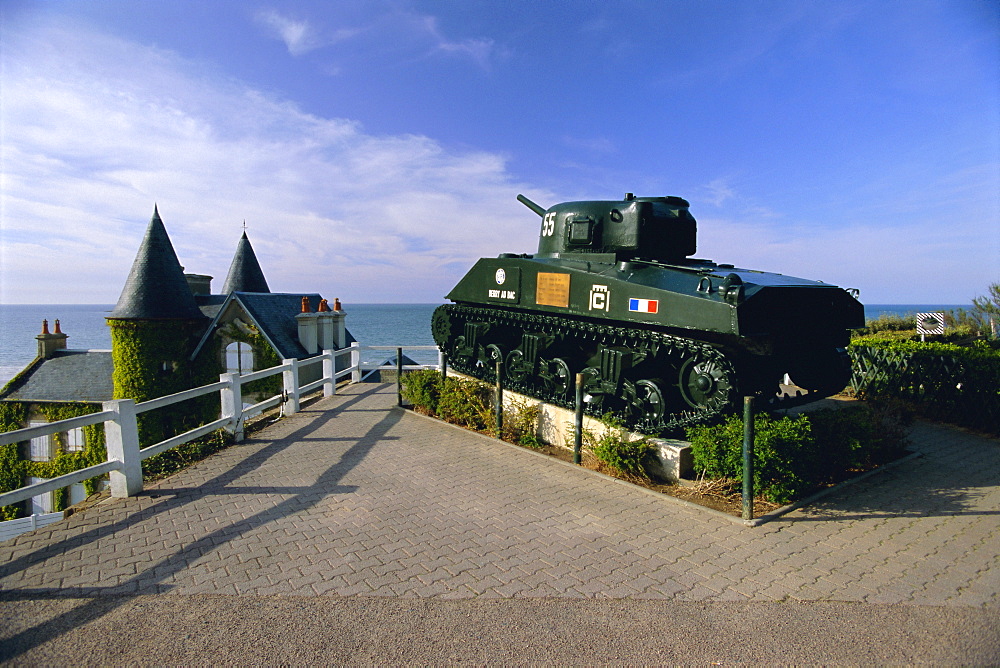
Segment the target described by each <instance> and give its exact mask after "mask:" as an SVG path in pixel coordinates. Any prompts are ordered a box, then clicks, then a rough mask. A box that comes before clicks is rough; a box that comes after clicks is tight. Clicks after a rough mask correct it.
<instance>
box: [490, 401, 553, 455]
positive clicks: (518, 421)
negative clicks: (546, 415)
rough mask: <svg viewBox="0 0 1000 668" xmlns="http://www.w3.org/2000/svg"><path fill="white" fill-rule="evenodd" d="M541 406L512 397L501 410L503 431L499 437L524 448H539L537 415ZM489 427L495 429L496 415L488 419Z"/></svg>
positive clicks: (540, 410)
mask: <svg viewBox="0 0 1000 668" xmlns="http://www.w3.org/2000/svg"><path fill="white" fill-rule="evenodd" d="M541 412H542V409H541V406H540V405H539V404H537V403H529V402H527V401H524V400H520V399H514V400H512V401H510V402H509V403H508V404H507V405H506V406H504V410H503V433H502V434H501V435H500V437H501V438H502V439H503V440H505V441H507V442H508V443H516V444H517V445H523V446H524V447H526V448H540V447H542V442H541V441H539V440H538V417H539V415H541ZM490 422H491V424H490V427H491V428H493V429H494V430H495V429H496V424H493V423H495V422H496V415H495V414H494V415H493V416H492V419H491V420H490Z"/></svg>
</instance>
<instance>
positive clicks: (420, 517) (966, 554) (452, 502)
mask: <svg viewBox="0 0 1000 668" xmlns="http://www.w3.org/2000/svg"><path fill="white" fill-rule="evenodd" d="M394 401H395V391H394V388H393V387H391V386H386V385H355V386H351V387H350V388H348V390H347V392H346V393H344V394H340V395H338V396H336V397H332V398H330V399H326V400H323V401H321V402H318V403H316V404H314V405H313V406H312V407H310V408H308V409H307V410H305V411H303V412H301V413H299V414H297V415H295V416H292V417H290V418H287V419H284V420H281V421H280V422H278V423H276V424H275V425H273V426H271V427H269V428H268V429H267V430H266V431H264V432H262V433H260V434H258V435H257V436H255V437H254V438H252V439H250V440H248V441H246V442H245V443H244V444H241V445H239V446H237V447H233V448H230V449H228V450H227V451H224V452H222V453H220V454H217V455H215V456H213V457H211V458H209V459H208V460H206V461H204V462H201V463H199V464H198V465H196V466H194V467H192V468H190V469H188V470H186V471H184V472H182V473H180V474H178V475H175V476H173V477H171V478H169V479H167V480H164V481H162V482H161V483H160V484H158V485H156V486H153V487H151V488H150V489H147V490H146V491H145V492H143V493H142V494H141V495H140V496H138V497H135V498H131V499H124V500H112V501H109V502H107V503H104V504H101V505H99V506H96V507H93V508H91V509H88V510H86V511H84V512H82V513H78V514H76V515H73V516H71V517H69V518H68V519H66V520H64V521H62V522H58V523H56V524H53V525H51V526H49V527H46V528H44V529H41V530H39V531H36V532H33V533H28V534H24V535H22V536H20V537H18V538H17V539H14V540H12V541H8V542H6V543H4V544H2V545H0V564H3V566H2V567H0V587H2V590H3V591H5V592H11V591H24V592H35V593H59V594H64V595H77V596H79V595H83V596H93V595H100V594H144V593H164V592H172V593H178V594H234V595H237V594H290V595H304V596H315V595H323V594H335V595H339V596H356V595H370V596H401V597H435V598H444V599H450V598H473V597H479V598H490V597H502V598H505V597H585V598H591V597H598V598H638V599H677V600H685V601H747V600H750V601H776V600H788V599H793V600H803V601H820V600H825V601H859V602H867V603H911V604H929V605H966V606H986V605H996V604H997V602H998V596H1000V594H998V592H1000V442H998V441H996V440H991V439H987V438H983V437H979V436H975V435H972V434H969V433H967V432H965V431H962V430H958V429H954V428H950V427H945V426H938V425H933V424H928V423H920V424H919V425H918V426H917V428H916V429H915V431H914V435H913V440H914V445H915V447H916V448H917V449H918V450H919V451H920V452H921V453H922V455H923V456H922V457H920V458H917V459H914V460H911V461H908V462H906V463H903V464H902V465H900V466H898V467H896V468H893V469H891V470H888V471H885V472H882V473H880V474H877V475H875V476H872V477H869V478H867V479H866V480H863V481H861V482H858V483H857V484H855V485H851V486H848V487H845V488H844V489H843V490H842V491H840V492H838V493H835V494H833V495H832V496H829V497H827V498H825V499H823V500H821V501H819V502H816V503H814V504H813V505H811V506H809V507H807V508H804V509H802V510H798V511H795V512H793V513H791V514H789V515H786V516H784V517H782V518H780V519H778V520H776V521H772V522H770V523H768V524H764V525H762V526H760V527H754V528H751V527H744V526H741V525H739V524H734V523H732V522H730V521H728V520H726V519H725V518H720V517H718V516H716V515H714V514H710V513H707V512H705V511H703V510H701V509H699V508H694V507H690V506H688V505H686V504H680V503H678V502H676V501H673V500H670V499H667V498H664V497H659V496H656V495H653V494H650V493H648V492H645V491H641V490H638V489H635V488H632V487H630V486H628V485H624V484H615V483H609V481H608V479H606V478H603V477H599V476H595V475H594V474H591V473H589V472H586V471H583V470H579V469H575V468H573V467H571V466H568V465H565V464H562V463H559V462H555V461H551V460H547V459H545V458H543V457H541V456H538V455H534V454H533V453H530V452H528V451H524V450H520V449H516V448H512V447H508V446H504V445H502V444H499V443H497V442H496V441H493V440H492V439H488V438H485V437H480V436H478V435H475V434H470V433H467V432H464V431H461V430H458V429H456V428H453V427H450V426H448V425H443V424H438V423H434V422H431V421H429V420H427V419H426V418H422V417H420V416H416V415H412V414H409V413H406V412H404V411H400V410H395V409H392V408H391V406H392V405H393V403H394Z"/></svg>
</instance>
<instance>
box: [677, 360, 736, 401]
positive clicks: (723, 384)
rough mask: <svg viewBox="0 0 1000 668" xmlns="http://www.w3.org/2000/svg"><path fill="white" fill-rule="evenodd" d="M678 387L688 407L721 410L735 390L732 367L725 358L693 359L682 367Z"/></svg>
mask: <svg viewBox="0 0 1000 668" xmlns="http://www.w3.org/2000/svg"><path fill="white" fill-rule="evenodd" d="M677 385H678V388H679V389H680V391H681V397H682V398H683V399H684V401H685V403H687V405H688V406H691V407H692V408H709V409H713V410H720V409H722V408H724V407H725V406H726V405H727V404H728V403H729V402H730V394H732V392H733V390H734V384H733V375H732V367H731V366H730V365H729V364H728V363H727V362H726V360H725V358H721V359H711V358H700V357H691V358H689V359H687V360H686V361H685V362H684V363H683V364H682V365H681V369H680V373H679V374H678V383H677Z"/></svg>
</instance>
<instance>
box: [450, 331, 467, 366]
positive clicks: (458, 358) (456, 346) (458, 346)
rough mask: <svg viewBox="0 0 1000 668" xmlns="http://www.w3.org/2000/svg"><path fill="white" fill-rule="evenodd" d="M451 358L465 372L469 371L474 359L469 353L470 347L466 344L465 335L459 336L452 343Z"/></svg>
mask: <svg viewBox="0 0 1000 668" xmlns="http://www.w3.org/2000/svg"><path fill="white" fill-rule="evenodd" d="M451 359H452V361H453V363H454V364H455V366H456V367H459V368H458V370H459V371H462V372H463V373H468V372H469V362H470V360H471V359H472V357H471V355H469V347H468V346H466V345H465V337H464V336H457V337H455V340H454V341H452V343H451Z"/></svg>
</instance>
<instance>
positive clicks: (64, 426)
mask: <svg viewBox="0 0 1000 668" xmlns="http://www.w3.org/2000/svg"><path fill="white" fill-rule="evenodd" d="M362 350H437V348H436V347H435V346H361V345H360V344H358V343H353V344H351V345H350V346H349V347H347V348H342V349H340V350H324V351H323V352H322V353H320V354H318V355H316V356H314V357H310V358H307V359H302V360H297V359H286V360H282V362H281V364H279V365H277V366H274V367H271V368H270V369H262V370H260V371H254V372H252V373H248V374H243V375H240V374H238V373H224V374H222V375H221V376H219V381H218V382H217V383H211V384H209V385H203V386H201V387H196V388H193V389H190V390H185V391H183V392H178V393H176V394H171V395H167V396H164V397H158V398H156V399H151V400H150V401H144V402H142V403H138V404H137V403H135V402H134V401H133V400H131V399H117V400H115V401H108V402H105V403H104V405H103V407H102V408H103V410H101V411H99V412H97V413H91V414H88V415H82V416H79V417H74V418H69V419H67V420H59V421H58V422H50V423H47V424H44V425H39V426H35V427H28V428H25V429H18V430H15V431H9V432H4V433H0V445H7V444H10V443H19V442H22V441H28V440H31V439H32V438H37V437H40V436H49V435H52V434H56V433H60V432H65V431H69V430H70V429H75V428H77V427H85V426H89V425H94V424H99V423H104V439H105V445H106V446H107V452H108V459H107V461H105V462H102V463H100V464H96V465H94V466H88V467H87V468H83V469H79V470H77V471H73V472H72V473H67V474H65V475H61V476H59V477H56V478H50V479H48V480H44V481H42V482H39V483H35V484H33V485H27V486H25V487H21V488H19V489H15V490H11V491H9V492H4V493H2V494H0V506H9V505H11V504H14V503H20V502H22V501H26V500H28V499H30V498H32V497H33V496H37V495H39V494H44V493H46V492H52V491H55V490H57V489H61V488H63V487H68V486H70V485H73V484H75V483H79V482H83V481H84V480H89V479H90V478H95V477H97V476H101V475H104V474H109V477H110V481H111V495H112V496H114V497H125V496H133V495H135V494H137V493H139V492H141V491H142V460H144V459H147V458H149V457H152V456H154V455H158V454H160V453H161V452H164V451H166V450H170V449H171V448H175V447H177V446H178V445H182V444H184V443H187V442H189V441H193V440H194V439H196V438H200V437H202V436H204V435H206V434H209V433H211V432H213V431H215V430H217V429H225V430H226V431H228V432H230V433H231V434H233V437H234V438H235V439H236V440H237V441H240V440H242V439H243V425H244V422H245V421H246V419H247V418H248V417H253V416H254V415H258V414H260V413H262V412H263V411H265V410H267V409H268V408H273V407H275V406H279V405H280V406H282V412H283V413H284V414H285V415H292V414H294V413H297V412H298V410H299V401H300V399H301V397H302V396H304V395H307V394H311V393H313V392H317V391H319V390H322V391H323V396H325V397H328V396H332V395H334V394H336V393H337V382H338V381H339V380H340V379H342V378H345V377H347V376H350V378H351V382H359V381H361V379H362V372H363V371H365V370H368V369H375V368H379V366H378V365H362V364H361V351H362ZM344 356H349V357H350V362H349V364H348V365H347V366H345V368H343V369H341V370H340V371H337V370H336V368H337V360H338V359H340V358H341V357H344ZM439 359H440V358H439ZM316 364H322V373H321V375H320V378H319V379H318V380H315V381H312V382H309V383H307V384H305V385H300V384H299V371H300V370H301V369H303V368H308V367H311V366H314V365H316ZM429 367H430V368H433V365H416V366H406V367H405V368H406V369H418V368H429ZM278 374H281V376H282V391H281V393H280V394H277V395H274V396H271V397H268V398H266V399H264V400H262V401H260V402H258V403H255V404H253V405H250V406H246V407H244V406H243V393H242V386H243V385H245V384H246V383H249V382H251V381H254V380H260V379H262V378H270V377H271V376H276V375H278ZM215 392H218V393H219V403H220V409H221V410H220V417H219V419H218V420H215V421H213V422H210V423H208V424H205V425H202V426H200V427H197V428H195V429H192V430H190V431H187V432H184V433H183V434H178V435H177V436H174V437H172V438H168V439H166V440H164V441H161V442H159V443H155V444H153V445H150V446H148V447H145V448H142V449H140V448H139V435H138V427H137V422H136V416H137V415H139V414H141V413H145V412H147V411H151V410H155V409H157V408H163V407H165V406H171V405H173V404H177V403H180V402H182V401H187V400H189V399H194V398H197V397H201V396H204V395H207V394H212V393H215ZM26 530H30V527H29V529H26Z"/></svg>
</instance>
